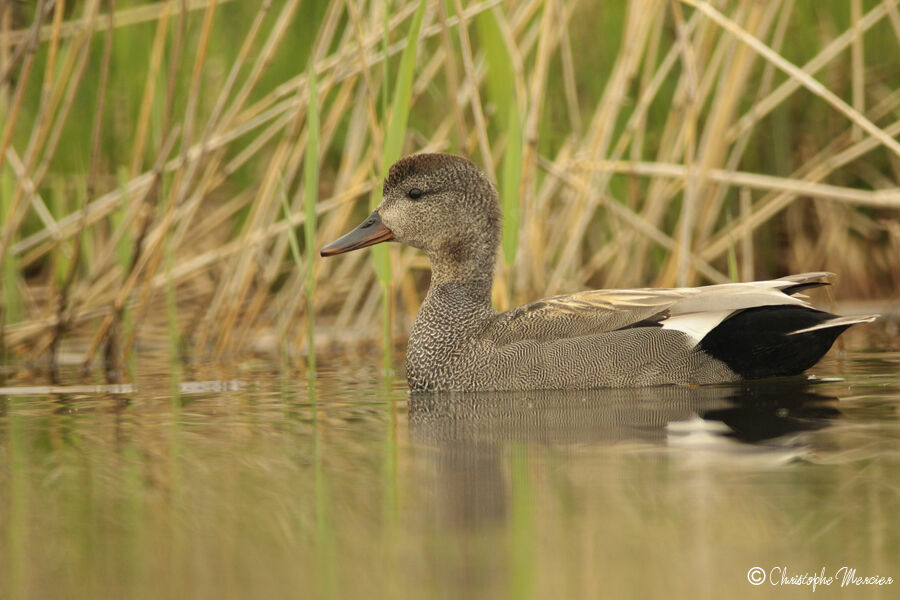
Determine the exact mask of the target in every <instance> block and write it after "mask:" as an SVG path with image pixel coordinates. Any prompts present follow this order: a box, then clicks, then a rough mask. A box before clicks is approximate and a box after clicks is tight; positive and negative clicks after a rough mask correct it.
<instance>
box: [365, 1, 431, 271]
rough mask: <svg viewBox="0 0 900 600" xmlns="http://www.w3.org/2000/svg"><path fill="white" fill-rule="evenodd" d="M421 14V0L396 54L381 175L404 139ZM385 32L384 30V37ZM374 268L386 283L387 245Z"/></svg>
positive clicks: (378, 197)
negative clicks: (404, 41)
mask: <svg viewBox="0 0 900 600" xmlns="http://www.w3.org/2000/svg"><path fill="white" fill-rule="evenodd" d="M424 14H425V1H424V0H422V1H421V2H420V3H419V8H418V9H416V14H415V15H414V16H413V20H412V24H411V25H410V28H409V33H408V34H407V36H406V48H404V49H403V54H402V55H401V56H400V66H399V68H398V71H397V79H396V81H395V82H394V94H393V98H392V99H391V111H390V118H389V123H388V126H387V134H386V135H385V138H384V148H383V149H382V153H381V177H382V179H383V178H385V177H387V174H388V170H389V169H390V167H391V165H392V164H394V163H395V162H396V161H397V159H399V158H400V153H401V152H402V151H403V140H404V139H405V138H406V124H407V122H408V121H409V104H410V100H411V98H412V83H413V76H414V75H415V68H416V47H417V46H418V41H419V30H420V29H421V27H422V17H423V15H424ZM386 35H387V31H385V36H386ZM383 191H384V190H382V189H381V188H378V189H377V190H376V191H375V193H374V194H373V196H372V208H373V209H374V208H375V206H377V205H378V204H379V203H380V202H381V195H382V193H383ZM373 250H374V252H375V271H376V273H377V274H378V280H379V281H380V282H381V283H382V285H390V282H391V264H390V259H389V256H388V248H387V246H376V247H375V248H374V249H373Z"/></svg>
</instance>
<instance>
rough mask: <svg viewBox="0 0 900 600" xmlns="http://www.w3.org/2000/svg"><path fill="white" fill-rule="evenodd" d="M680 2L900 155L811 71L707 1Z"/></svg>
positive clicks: (899, 153)
mask: <svg viewBox="0 0 900 600" xmlns="http://www.w3.org/2000/svg"><path fill="white" fill-rule="evenodd" d="M680 1H681V2H684V3H685V4H688V5H690V6H693V7H695V8H697V9H698V10H700V11H702V12H703V13H704V14H705V15H706V16H708V17H709V18H710V19H712V20H713V21H715V22H716V24H718V25H719V26H720V27H722V28H723V29H725V30H726V31H728V32H729V33H731V34H732V35H734V36H736V37H737V38H738V39H739V40H741V41H742V42H743V43H745V44H747V45H748V46H750V47H751V48H753V50H755V51H756V52H757V53H759V54H760V56H762V57H763V58H765V59H766V60H768V61H770V62H772V63H773V64H774V65H775V66H777V67H778V68H779V69H781V70H782V71H784V72H785V73H786V74H787V75H789V76H791V77H792V78H794V79H796V80H797V81H799V82H800V84H801V85H803V87H805V88H806V89H808V90H809V91H810V92H812V93H813V94H815V95H816V96H818V97H820V98H821V99H822V100H824V101H825V102H827V103H828V104H830V105H831V106H833V107H834V108H835V109H836V110H838V111H839V112H840V113H842V114H843V115H844V116H845V117H847V118H848V119H849V120H850V121H851V122H853V123H854V124H855V125H857V126H859V127H860V128H861V129H863V130H864V131H865V132H866V133H868V134H869V135H871V136H872V137H874V138H875V139H877V140H878V141H880V142H881V143H882V144H884V145H885V146H887V147H888V148H889V149H890V150H891V151H892V152H893V153H894V154H895V155H897V156H900V142H898V141H897V140H895V139H894V138H892V137H890V136H889V135H887V134H886V133H885V132H884V131H882V130H881V129H880V128H879V127H878V126H877V125H875V124H874V123H872V122H871V121H869V120H868V119H867V118H866V117H865V116H864V115H862V114H860V113H859V112H858V111H856V110H854V109H853V107H852V106H850V105H849V104H847V103H846V102H844V101H843V100H841V99H840V98H839V97H838V96H837V95H836V94H835V93H834V92H832V91H831V90H829V89H828V88H827V87H825V86H824V85H823V84H822V83H820V82H818V81H816V80H815V79H813V78H812V77H810V76H809V75H808V74H806V73H805V72H804V71H803V70H802V69H800V68H799V67H797V66H796V65H794V64H793V63H791V62H789V61H787V60H786V59H785V58H784V57H782V56H781V55H780V54H778V53H777V52H775V51H774V50H772V49H771V48H769V47H768V46H766V45H765V44H764V43H763V42H761V41H760V40H759V39H758V38H756V37H754V36H753V35H751V34H750V33H748V32H747V31H746V30H745V29H743V28H742V27H741V26H740V25H738V24H737V23H735V22H734V21H733V20H731V19H729V18H728V17H726V16H725V15H723V14H722V13H721V12H719V11H718V10H716V9H715V8H713V7H712V6H710V5H709V4H708V3H706V2H704V1H703V0H680Z"/></svg>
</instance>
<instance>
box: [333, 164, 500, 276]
mask: <svg viewBox="0 0 900 600" xmlns="http://www.w3.org/2000/svg"><path fill="white" fill-rule="evenodd" d="M500 221H501V215H500V205H499V202H498V200H497V190H496V188H495V187H494V185H493V183H491V182H490V181H489V180H488V179H487V177H485V175H484V174H483V173H482V172H481V170H480V169H479V168H478V167H477V166H475V164H473V163H472V162H471V161H469V160H466V159H465V158H462V157H460V156H454V155H452V154H416V155H413V156H407V157H406V158H403V159H401V160H400V161H398V162H397V163H396V164H394V165H393V166H392V167H391V169H390V171H389V173H388V176H387V179H385V180H384V194H383V200H382V201H381V204H379V205H378V208H376V209H375V211H374V212H373V213H372V214H371V215H369V217H368V218H366V220H365V221H363V222H362V224H360V225H359V227H357V228H356V229H354V230H353V231H351V232H349V233H348V234H346V235H344V236H343V237H341V238H339V239H337V240H335V241H334V242H332V243H330V244H328V245H327V246H325V247H324V248H322V256H334V255H336V254H342V253H344V252H349V251H351V250H356V249H358V248H365V247H366V246H371V245H373V244H378V243H380V242H386V241H390V240H396V241H398V242H401V243H403V244H407V245H409V246H413V247H415V248H419V249H421V250H424V251H425V252H426V253H427V254H428V257H429V258H430V259H431V261H432V265H433V266H437V267H438V268H437V269H435V271H437V272H439V273H442V274H446V275H447V276H448V277H453V278H459V277H463V276H473V277H474V276H476V275H477V273H476V272H472V270H471V269H470V268H464V265H465V264H466V263H476V264H471V267H472V268H475V269H476V271H481V269H484V266H485V265H484V264H483V263H485V262H488V263H489V266H488V268H487V272H489V273H490V272H492V271H493V263H494V257H495V254H496V249H497V246H498V244H499V240H500ZM435 263H438V264H437V265H436V264H435ZM441 267H444V268H441ZM477 267H480V269H479V268H477Z"/></svg>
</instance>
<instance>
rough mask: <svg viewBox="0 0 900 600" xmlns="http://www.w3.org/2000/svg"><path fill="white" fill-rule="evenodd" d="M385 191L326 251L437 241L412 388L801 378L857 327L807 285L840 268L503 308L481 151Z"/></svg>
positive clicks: (399, 176) (414, 337)
mask: <svg viewBox="0 0 900 600" xmlns="http://www.w3.org/2000/svg"><path fill="white" fill-rule="evenodd" d="M383 197H384V199H383V200H382V202H381V204H379V205H378V208H377V209H376V210H375V211H374V212H373V213H372V214H371V215H369V217H368V218H367V219H366V220H365V221H363V223H362V224H361V225H360V226H359V227H357V228H356V229H354V230H353V231H351V232H350V233H348V234H346V235H344V236H343V237H341V238H340V239H338V240H336V241H334V242H332V243H331V244H329V245H327V246H325V247H324V248H323V249H322V256H333V255H336V254H341V253H343V252H349V251H351V250H356V249H358V248H364V247H366V246H371V245H373V244H377V243H379V242H386V241H389V240H395V241H398V242H401V243H404V244H408V245H410V246H413V247H415V248H419V249H421V250H424V251H425V253H426V254H427V255H428V258H429V259H430V260H431V285H430V286H429V288H428V294H427V296H426V297H425V301H424V302H423V303H422V307H421V308H420V309H419V314H418V316H417V317H416V322H415V324H414V325H413V328H412V331H411V332H410V336H409V346H408V348H407V352H406V376H407V380H408V382H409V387H410V389H412V390H430V391H438V390H441V391H445V390H446V391H451V390H456V391H478V390H533V389H583V388H596V387H626V386H650V385H661V384H711V383H724V382H731V381H737V380H740V379H756V378H762V377H775V376H782V375H794V374H797V373H800V372H802V371H804V370H805V369H807V368H809V367H811V366H812V365H814V364H815V363H816V362H817V361H818V360H819V359H820V358H821V357H822V355H823V354H825V352H827V351H828V349H829V348H830V347H831V345H832V343H833V342H834V340H835V338H837V336H838V335H840V334H841V332H843V331H844V330H845V329H847V327H849V326H851V325H854V324H856V323H866V322H871V321H873V320H874V319H875V318H876V317H877V315H868V316H861V317H839V316H835V315H832V314H829V313H827V312H824V311H821V310H817V309H814V308H812V307H811V306H810V305H809V303H808V302H807V301H806V299H805V298H804V297H803V296H798V295H796V294H797V292H800V291H802V290H805V289H807V288H811V287H817V286H820V285H825V284H826V282H825V281H824V278H825V277H826V276H828V275H829V273H804V274H801V275H790V276H788V277H782V278H781V279H774V280H771V281H755V282H751V283H727V284H721V285H710V286H705V287H696V288H675V289H636V290H596V291H586V292H579V293H576V294H571V295H568V296H554V297H552V298H546V299H544V300H539V301H537V302H533V303H531V304H527V305H525V306H521V307H519V308H515V309H513V310H510V311H508V312H504V313H498V312H496V311H495V310H494V309H493V308H492V306H491V286H492V285H493V276H494V262H495V259H496V255H497V249H498V246H499V243H500V228H501V217H500V205H499V202H498V198H497V190H496V188H495V187H494V185H493V184H492V183H491V181H490V180H489V179H488V178H487V177H486V176H485V174H484V173H482V172H481V170H480V169H478V167H476V166H475V165H474V164H473V163H472V162H470V161H468V160H466V159H464V158H462V157H459V156H453V155H449V154H417V155H414V156H408V157H406V158H403V159H401V160H400V161H398V162H397V163H396V164H394V165H393V166H392V167H391V169H390V171H389V173H388V176H387V179H386V180H385V181H384V196H383Z"/></svg>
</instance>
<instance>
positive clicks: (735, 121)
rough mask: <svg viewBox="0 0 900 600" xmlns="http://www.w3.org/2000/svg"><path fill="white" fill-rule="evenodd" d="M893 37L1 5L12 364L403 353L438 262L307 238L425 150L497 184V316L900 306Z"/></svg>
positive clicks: (449, 16) (694, 26)
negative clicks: (732, 291)
mask: <svg viewBox="0 0 900 600" xmlns="http://www.w3.org/2000/svg"><path fill="white" fill-rule="evenodd" d="M420 7H421V8H422V10H421V11H420V10H419V9H420ZM418 19H421V23H420V24H419V25H417V24H416V23H417V21H418ZM411 37H412V38H417V39H418V44H417V45H416V47H415V52H412V51H411V50H412V49H410V51H404V49H405V48H408V44H407V40H408V39H409V38H411ZM898 46H900V7H898V2H897V1H896V0H884V1H883V2H882V1H874V0H849V1H847V0H828V1H817V0H771V1H769V2H758V1H755V0H717V1H708V0H684V1H682V2H675V1H669V0H631V1H629V2H612V1H608V2H586V1H583V0H582V1H580V2H579V1H563V0H526V1H525V2H512V1H509V0H507V1H502V0H482V1H471V2H462V1H460V0H446V1H445V2H436V1H422V2H420V1H418V0H416V1H413V2H409V3H404V2H391V1H387V2H369V1H366V0H358V1H353V0H351V1H348V2H325V1H320V0H319V1H317V0H306V1H305V2H299V1H296V0H273V1H261V2H234V1H229V0H219V1H217V2H216V1H213V0H183V1H181V0H178V1H172V2H149V1H140V0H132V1H125V0H83V1H80V2H73V1H72V0H68V1H63V0H39V1H37V2H27V3H23V2H14V1H11V0H0V208H2V219H3V220H2V227H0V233H2V237H0V261H2V262H0V267H2V269H0V278H2V280H0V285H2V294H0V302H2V305H0V309H2V319H0V325H2V328H3V329H2V347H0V353H2V354H4V355H5V356H6V357H8V358H14V359H17V360H19V361H24V362H26V363H28V364H31V365H32V366H36V367H39V368H40V369H41V370H43V369H46V370H47V372H48V373H49V375H50V377H51V378H53V377H55V372H56V365H57V364H58V363H59V361H60V360H69V361H77V362H80V363H83V364H84V365H86V366H90V365H102V366H103V370H104V371H105V373H106V374H107V377H109V378H111V379H118V378H119V377H121V374H122V373H124V372H127V370H128V369H129V361H131V360H132V358H133V356H134V353H135V352H136V351H138V350H142V349H153V348H162V349H164V350H165V351H168V352H170V353H171V354H173V355H177V356H176V357H177V358H178V359H184V358H193V357H208V356H211V355H212V356H221V355H223V354H233V353H244V352H250V351H264V352H279V351H283V352H287V353H288V354H292V353H306V352H307V349H308V348H309V346H310V340H313V339H315V340H317V341H318V342H319V343H330V342H331V341H341V340H348V339H374V338H377V337H378V332H379V330H383V331H385V332H386V335H385V337H384V340H385V341H384V343H385V344H389V343H390V341H391V338H392V337H394V338H402V337H403V336H404V333H405V331H406V330H407V327H408V324H409V322H410V320H411V319H412V317H413V316H414V315H415V311H416V310H417V307H418V304H419V302H420V299H421V296H422V294H423V293H424V290H425V287H426V285H427V277H428V276H427V262H426V260H425V257H424V256H422V255H421V254H420V253H417V252H416V251H414V250H412V249H409V248H401V247H396V246H393V245H392V246H391V247H390V248H389V249H388V248H387V247H385V249H384V250H381V251H379V253H378V254H377V256H380V257H381V258H379V259H378V262H379V263H380V264H381V265H382V266H381V267H379V269H378V276H377V277H376V275H375V269H373V268H372V266H371V259H370V258H368V257H369V256H370V254H371V253H365V252H361V253H353V254H350V255H347V256H346V257H343V258H342V259H340V260H331V261H321V260H319V259H318V257H317V256H316V255H315V253H314V252H311V251H312V250H314V249H315V248H317V247H319V246H321V245H322V243H324V242H327V241H330V240H331V239H334V238H335V237H336V236H337V235H339V234H340V233H342V232H343V231H345V230H346V229H348V228H350V227H352V226H354V225H355V224H356V223H357V222H358V221H359V220H360V219H361V218H363V216H364V215H365V214H366V211H367V209H368V208H369V206H368V205H369V204H370V203H371V202H374V201H377V199H378V197H379V194H380V190H379V182H380V178H381V177H382V176H383V174H384V171H385V169H386V167H387V166H388V165H389V163H390V162H391V161H392V160H394V158H395V156H399V155H402V154H408V153H412V152H418V151H450V152H456V153H460V154H463V155H466V156H469V157H471V158H472V159H473V160H475V161H476V162H478V163H479V164H481V165H482V166H483V167H484V168H485V169H486V171H487V172H488V173H489V174H490V175H491V176H492V177H493V178H494V179H495V180H497V181H498V184H499V186H500V192H501V198H502V201H503V205H504V208H505V219H506V232H505V237H504V243H503V252H502V256H503V260H502V261H501V264H500V265H499V266H498V277H497V290H496V296H495V299H496V303H497V306H498V308H505V307H508V306H510V305H512V304H515V303H519V302H523V301H527V300H529V299H534V298H535V297H539V296H543V295H549V294H554V293H562V292H566V291H574V290H578V289H583V288H586V287H601V286H602V287H620V286H644V285H655V286H670V285H695V284H702V283H709V282H720V281H725V280H728V279H730V278H733V277H734V276H735V275H737V276H738V277H740V278H754V277H755V278H763V277H772V276H779V275H784V274H786V273H788V272H795V271H802V270H828V271H835V272H838V273H840V275H841V280H840V285H839V286H836V288H835V293H836V295H837V296H839V297H845V298H853V299H861V298H869V299H883V300H886V301H889V302H890V301H896V300H897V299H898V296H897V294H898V293H897V291H896V290H897V289H898V286H900V220H898V215H900V190H898V184H897V181H898V173H900V143H898V142H897V139H898V135H900V61H897V60H896V56H897V53H898ZM385 54H387V59H385ZM309 73H314V74H315V76H316V79H317V80H318V85H317V90H316V93H315V94H313V93H311V91H310V86H309ZM311 99H312V100H311ZM311 101H312V102H313V103H314V105H313V107H312V108H313V109H314V111H313V112H315V114H317V115H318V116H319V118H318V120H317V122H316V124H315V125H314V127H313V129H314V131H310V130H309V123H310V119H308V117H307V116H308V114H309V113H310V102H311ZM407 113H408V114H407ZM398 123H399V124H401V125H402V124H403V123H406V126H398ZM312 140H314V141H315V144H314V147H316V148H317V152H314V153H312V154H313V155H310V153H308V152H307V151H306V150H307V148H308V146H309V145H310V141H312ZM309 165H314V166H316V169H315V170H314V171H313V170H312V169H311V168H310V166H309ZM314 175H315V176H314ZM307 185H310V186H312V187H313V188H314V189H307ZM316 199H317V202H316V203H315V205H313V204H312V203H313V202H315V200H316ZM286 214H289V219H288V218H286V217H285V215H286ZM313 216H315V217H316V220H317V222H316V224H315V227H312V226H306V227H304V224H305V223H308V222H309V221H310V220H311V218H312V217H313ZM312 235H315V237H316V239H314V240H312V239H310V236H312ZM291 236H296V237H294V238H293V239H292V237H291ZM292 245H293V249H294V252H292ZM729 257H730V258H729ZM388 258H389V259H390V260H388ZM310 261H311V262H310ZM391 265H392V267H391ZM387 267H391V268H387ZM310 290H315V293H314V297H310V294H309V293H308V292H309V291H310ZM313 312H315V313H317V319H316V321H315V324H316V325H315V327H316V331H315V334H316V335H315V338H313V336H312V323H313V320H312V319H311V318H308V316H309V315H311V313H313ZM275 338H278V339H277V340H276V339H275ZM273 340H275V341H273Z"/></svg>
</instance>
